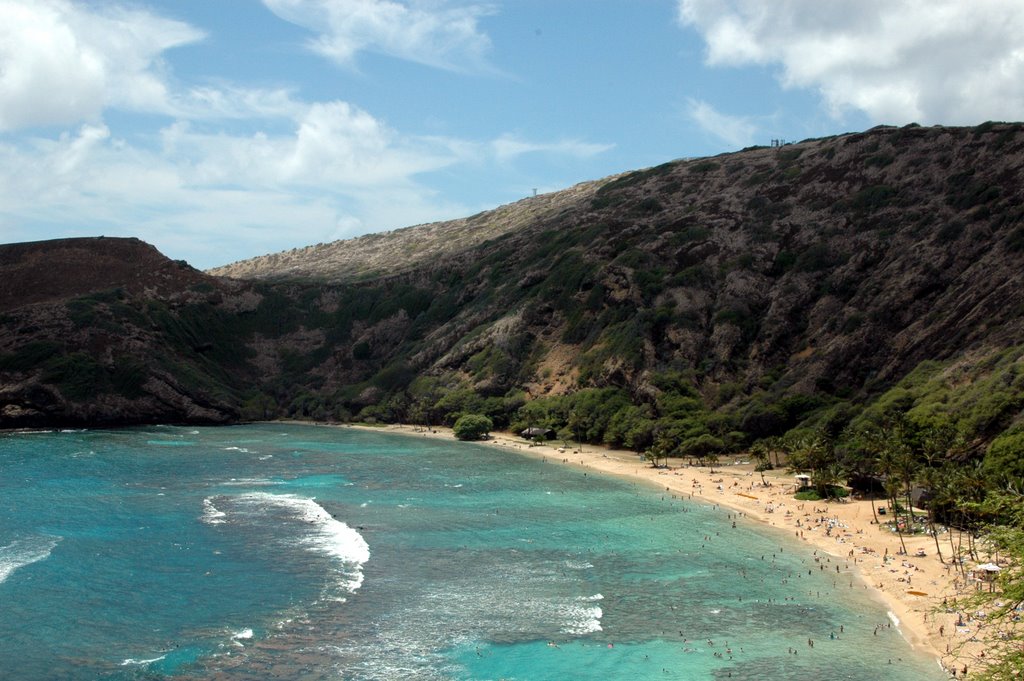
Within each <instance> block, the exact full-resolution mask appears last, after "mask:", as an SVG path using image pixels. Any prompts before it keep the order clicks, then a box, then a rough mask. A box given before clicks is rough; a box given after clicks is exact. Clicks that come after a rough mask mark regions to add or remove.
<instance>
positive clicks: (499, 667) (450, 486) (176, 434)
mask: <svg viewBox="0 0 1024 681" xmlns="http://www.w3.org/2000/svg"><path fill="white" fill-rule="evenodd" d="M809 567H812V568H813V567H817V565H816V564H815V563H814V562H813V561H812V559H811V556H810V555H808V552H807V549H806V548H805V547H801V546H799V545H797V544H795V543H793V542H791V541H790V540H789V539H788V538H787V537H783V536H781V535H780V534H779V533H777V532H775V531H773V530H769V529H767V528H764V527H762V526H759V525H755V524H753V523H748V522H746V521H743V520H741V521H740V522H739V523H737V527H735V528H733V527H732V524H731V521H730V518H729V515H728V512H727V511H725V510H721V509H717V508H714V507H711V506H708V505H704V504H700V503H697V502H690V501H682V500H677V499H672V498H665V497H664V496H663V495H662V494H660V493H658V492H657V491H655V490H653V489H650V488H648V487H644V486H638V485H636V484H633V483H630V482H628V481H623V480H619V479H613V478H606V477H602V476H596V475H594V474H593V473H589V474H588V475H586V476H584V474H583V473H582V472H581V471H579V470H578V469H570V468H568V467H565V466H561V465H559V464H556V463H545V462H542V461H537V460H533V459H527V458H523V457H520V456H517V455H515V454H513V453H510V452H508V451H507V450H503V449H499V448H491V447H486V446H478V445H469V444H464V443H457V442H440V441H436V440H429V439H425V438H424V439H415V438H411V437H402V436H396V435H388V434H383V433H380V434H378V433H373V432H366V431H357V430H352V429H344V428H342V429H337V428H323V427H314V426H301V425H292V424H287V425H258V426H245V427H231V428H202V429H192V428H176V427H156V428H148V429H133V430H122V431H91V432H61V433H24V434H9V435H4V436H0V612H2V617H0V670H2V671H0V676H2V678H4V679H7V680H10V681H21V680H28V679H33V680H34V679H97V678H99V679H108V680H111V681H113V680H122V679H177V678H196V679H255V680H261V679H274V678H288V679H524V680H526V679H570V678H571V679H726V678H732V679H737V680H742V679H747V680H753V679H758V680H764V679H779V680H788V679H857V680H858V681H862V680H864V679H881V678H885V679H888V680H890V681H903V680H907V681H909V680H911V679H913V680H915V681H916V680H928V679H936V680H938V679H942V678H944V676H943V675H942V674H941V673H940V671H939V669H938V667H937V665H936V663H935V662H934V660H932V659H930V658H929V657H927V656H923V655H920V654H917V653H915V652H914V651H912V650H911V649H910V647H909V645H907V644H906V642H905V641H904V640H903V639H902V637H901V636H900V634H899V632H898V630H897V629H895V628H888V627H883V628H882V629H881V630H880V631H879V633H878V634H877V635H875V634H874V630H875V626H876V625H878V624H885V623H887V622H888V619H887V616H886V612H885V610H884V608H883V607H882V606H881V605H880V604H878V603H877V602H875V601H873V600H871V599H870V597H869V595H868V593H867V591H866V590H864V589H863V587H862V585H860V584H859V583H857V582H854V581H853V580H852V578H851V576H850V575H849V574H847V573H845V572H844V573H843V574H841V575H836V574H835V573H830V572H827V571H826V572H822V571H820V570H817V569H812V570H811V574H808V569H809ZM851 585H852V586H851ZM840 627H842V632H841V633H840ZM833 633H835V634H836V638H835V639H832V638H831V637H830V636H831V634H833ZM809 638H810V639H813V640H814V643H815V645H814V647H811V646H809V645H808V642H807V641H808V639H809ZM791 650H793V651H795V653H793V652H790V651H791ZM890 661H891V664H890Z"/></svg>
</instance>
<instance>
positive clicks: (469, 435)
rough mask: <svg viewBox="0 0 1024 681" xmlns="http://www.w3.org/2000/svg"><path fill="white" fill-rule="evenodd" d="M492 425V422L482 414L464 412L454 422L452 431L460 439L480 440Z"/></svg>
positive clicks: (489, 430) (485, 435)
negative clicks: (464, 413)
mask: <svg viewBox="0 0 1024 681" xmlns="http://www.w3.org/2000/svg"><path fill="white" fill-rule="evenodd" d="M493 427H494V422H493V421H491V419H489V418H487V417H486V416H484V415H483V414H466V415H464V416H460V417H459V420H458V421H456V422H455V426H454V427H453V429H452V430H453V431H454V432H455V437H457V438H459V439H460V440H482V439H484V438H485V437H487V434H488V433H490V432H491V428H493Z"/></svg>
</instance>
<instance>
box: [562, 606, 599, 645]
mask: <svg viewBox="0 0 1024 681" xmlns="http://www.w3.org/2000/svg"><path fill="white" fill-rule="evenodd" d="M580 600H581V601H584V602H586V601H589V599H588V598H586V597H584V598H582V599H580ZM559 614H560V615H562V616H563V617H564V618H565V620H564V622H565V623H564V624H563V625H562V633H563V634H575V635H578V636H582V635H585V634H593V633H594V632H597V631H601V617H602V616H603V615H604V612H603V611H602V610H601V608H599V607H598V606H596V605H579V604H575V603H574V604H572V605H567V606H563V607H561V608H559Z"/></svg>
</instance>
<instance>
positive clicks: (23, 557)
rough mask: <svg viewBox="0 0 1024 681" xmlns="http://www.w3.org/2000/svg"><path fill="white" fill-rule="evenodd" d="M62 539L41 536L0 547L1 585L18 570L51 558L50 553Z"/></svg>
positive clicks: (15, 541) (17, 540)
mask: <svg viewBox="0 0 1024 681" xmlns="http://www.w3.org/2000/svg"><path fill="white" fill-rule="evenodd" d="M61 539H62V537H54V536H51V535H42V534H41V535H36V536H32V537H26V538H24V539H15V540H14V541H12V542H11V543H10V544H7V545H6V546H0V584H2V583H3V582H5V581H7V578H8V577H10V576H11V575H12V574H13V573H14V571H15V570H17V569H18V568H23V567H25V566H26V565H31V564H32V563H37V562H39V561H41V560H46V559H47V558H49V557H50V552H51V551H53V549H54V547H55V546H57V544H58V543H60V540H61Z"/></svg>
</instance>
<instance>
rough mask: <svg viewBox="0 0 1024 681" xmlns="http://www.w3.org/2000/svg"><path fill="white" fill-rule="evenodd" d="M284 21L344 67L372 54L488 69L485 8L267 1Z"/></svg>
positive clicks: (426, 2)
mask: <svg viewBox="0 0 1024 681" xmlns="http://www.w3.org/2000/svg"><path fill="white" fill-rule="evenodd" d="M263 4H264V5H266V6H267V8H268V9H270V11H272V12H274V14H276V15H278V16H279V17H281V18H282V19H284V20H285V21H289V22H291V23H293V24H297V25H299V26H302V27H304V28H307V29H309V30H310V31H313V32H314V33H316V34H317V37H316V38H315V39H314V40H313V41H312V42H311V43H310V47H311V48H312V49H313V50H314V51H316V52H318V53H319V54H321V55H323V56H325V57H327V58H328V59H331V60H333V61H335V62H337V63H339V64H342V65H346V66H348V65H351V64H352V63H353V61H354V59H355V56H356V54H357V53H358V52H360V51H363V50H370V51H374V52H379V53H382V54H387V55H390V56H392V57H398V58H400V59H407V60H409V61H414V62H418V63H421V64H426V65H428V66H433V67H437V68H442V69H448V70H452V71H480V70H486V69H487V68H488V67H487V63H486V59H485V55H486V53H487V51H488V49H489V48H490V45H491V42H490V39H489V38H488V37H487V35H486V34H484V33H483V32H482V31H481V30H480V28H479V26H478V25H477V22H478V20H479V19H480V17H483V16H487V15H489V14H491V13H493V10H492V9H491V8H490V7H488V6H486V5H481V4H470V5H465V4H463V5H450V4H449V3H447V2H443V0H409V1H408V2H397V1H396V0H263Z"/></svg>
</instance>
